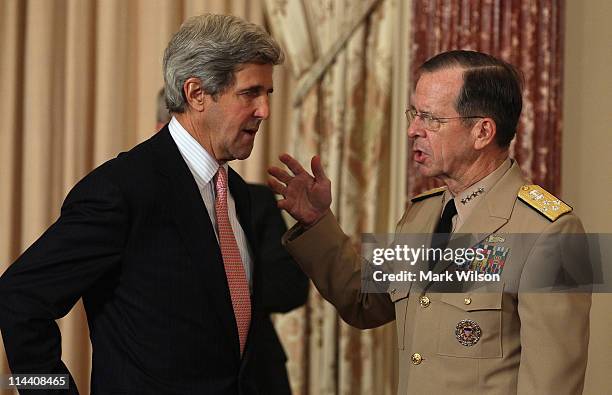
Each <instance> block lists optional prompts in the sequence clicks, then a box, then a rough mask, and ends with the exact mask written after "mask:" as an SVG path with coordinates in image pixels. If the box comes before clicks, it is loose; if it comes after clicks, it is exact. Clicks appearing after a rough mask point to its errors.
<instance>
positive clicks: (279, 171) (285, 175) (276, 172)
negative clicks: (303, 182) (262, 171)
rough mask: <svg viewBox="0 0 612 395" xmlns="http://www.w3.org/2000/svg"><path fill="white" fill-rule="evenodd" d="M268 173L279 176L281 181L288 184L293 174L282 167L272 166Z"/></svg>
mask: <svg viewBox="0 0 612 395" xmlns="http://www.w3.org/2000/svg"><path fill="white" fill-rule="evenodd" d="M268 174H270V175H271V176H272V177H275V178H278V180H279V181H280V182H283V183H285V184H287V183H288V182H289V181H291V179H292V178H293V176H291V175H290V174H289V173H287V171H285V170H283V169H281V168H280V167H276V166H272V167H270V168H269V169H268Z"/></svg>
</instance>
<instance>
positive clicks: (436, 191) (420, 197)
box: [410, 187, 446, 203]
mask: <svg viewBox="0 0 612 395" xmlns="http://www.w3.org/2000/svg"><path fill="white" fill-rule="evenodd" d="M444 191H446V187H439V188H434V189H430V190H429V191H425V192H423V193H420V194H418V195H416V196H414V197H413V198H412V199H410V201H411V202H412V203H414V202H419V201H421V200H424V199H427V198H428V197H431V196H437V195H441V194H443V193H444Z"/></svg>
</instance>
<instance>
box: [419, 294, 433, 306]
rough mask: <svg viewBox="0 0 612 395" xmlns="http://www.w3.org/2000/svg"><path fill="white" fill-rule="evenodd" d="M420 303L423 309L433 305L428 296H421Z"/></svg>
mask: <svg viewBox="0 0 612 395" xmlns="http://www.w3.org/2000/svg"><path fill="white" fill-rule="evenodd" d="M419 303H420V304H421V307H422V308H426V307H428V306H429V304H430V303H431V300H429V298H428V297H427V296H421V297H420V298H419Z"/></svg>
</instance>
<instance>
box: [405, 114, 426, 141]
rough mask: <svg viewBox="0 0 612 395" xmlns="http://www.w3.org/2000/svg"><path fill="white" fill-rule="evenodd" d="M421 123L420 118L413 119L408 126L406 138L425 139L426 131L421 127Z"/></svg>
mask: <svg viewBox="0 0 612 395" xmlns="http://www.w3.org/2000/svg"><path fill="white" fill-rule="evenodd" d="M421 124H422V121H421V118H420V117H415V118H414V120H413V121H412V122H411V123H410V124H409V125H408V137H409V138H411V139H413V138H415V137H417V136H419V137H425V134H426V131H425V129H424V128H423V127H422V125H421Z"/></svg>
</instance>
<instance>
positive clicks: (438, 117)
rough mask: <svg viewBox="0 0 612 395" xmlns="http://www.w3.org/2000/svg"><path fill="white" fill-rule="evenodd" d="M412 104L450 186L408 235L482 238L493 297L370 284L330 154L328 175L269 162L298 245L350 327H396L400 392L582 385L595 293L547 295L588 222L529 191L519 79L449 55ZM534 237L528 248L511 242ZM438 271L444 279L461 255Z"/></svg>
mask: <svg viewBox="0 0 612 395" xmlns="http://www.w3.org/2000/svg"><path fill="white" fill-rule="evenodd" d="M411 104H412V105H411V107H410V108H409V109H408V110H407V111H406V114H407V116H408V119H409V122H410V125H409V129H408V136H409V138H410V139H411V140H412V149H413V157H412V158H413V160H414V162H415V164H416V167H417V169H418V171H419V172H420V173H421V174H422V175H424V176H428V177H436V178H437V179H439V180H441V181H442V182H443V183H444V184H445V186H444V187H442V188H437V189H434V190H432V191H428V192H425V193H424V194H421V195H419V196H416V197H414V198H413V199H412V202H411V205H410V206H409V207H408V209H407V210H406V212H405V213H404V215H403V217H402V218H401V220H400V221H399V223H398V226H397V233H406V234H410V233H413V234H422V233H430V234H433V236H434V237H438V239H440V236H443V235H445V234H450V236H448V237H447V238H446V240H443V241H442V242H441V245H442V246H444V245H446V243H448V245H452V244H453V241H454V239H453V236H454V235H457V234H459V233H462V234H463V233H467V234H477V235H479V236H478V237H477V238H478V240H477V241H479V243H480V244H478V245H479V246H481V247H482V248H484V251H485V252H486V254H487V255H486V256H485V259H481V260H480V261H478V260H476V259H475V260H474V261H472V262H471V263H470V265H471V266H470V268H472V269H474V270H476V271H480V272H486V273H497V274H500V275H501V281H500V282H499V283H497V284H495V285H494V286H492V287H489V288H488V290H489V292H476V291H474V290H472V289H470V288H467V289H464V290H462V291H461V292H455V293H445V292H441V291H439V287H437V284H435V283H434V282H431V283H427V282H425V283H424V284H414V286H409V287H407V288H402V289H400V288H396V287H394V286H393V285H391V286H390V287H389V290H388V293H365V292H363V290H362V289H361V280H362V275H363V273H362V262H363V259H362V258H361V257H360V256H359V254H358V253H357V252H356V251H354V249H353V247H352V245H351V243H350V242H349V239H348V237H347V236H346V235H345V234H344V233H343V232H342V230H341V229H340V227H339V225H338V223H337V221H336V219H335V218H334V215H333V214H332V213H331V211H330V210H329V207H330V204H331V187H330V181H329V179H328V178H327V177H326V176H325V173H324V171H323V168H322V165H321V160H320V158H318V157H314V158H313V160H312V163H311V168H312V172H313V175H314V177H313V176H310V174H308V172H307V171H306V170H304V168H303V167H302V166H301V165H300V164H299V163H298V162H297V161H296V160H295V159H293V158H292V157H290V156H289V155H282V156H281V160H282V161H283V163H285V164H286V165H287V166H288V167H289V169H290V170H291V172H292V174H290V173H289V172H287V171H285V170H283V169H280V168H277V167H273V168H270V170H269V172H270V174H271V175H272V176H274V177H275V178H276V179H272V180H270V185H271V186H272V188H273V189H274V190H275V191H276V192H277V193H280V194H282V195H283V196H284V199H282V200H280V201H279V203H278V205H279V207H281V208H283V209H285V210H287V211H288V212H289V213H290V214H291V215H292V216H293V217H295V218H296V219H297V220H298V224H297V225H296V226H295V227H294V228H292V229H290V230H289V231H288V233H287V234H286V235H285V245H286V248H287V249H288V250H289V252H290V253H291V254H292V255H293V256H294V258H295V259H296V261H297V262H298V263H299V264H300V265H301V266H302V268H303V269H304V271H305V273H306V274H307V275H308V276H309V277H311V278H312V280H313V281H314V283H315V285H316V287H317V289H318V290H319V292H320V293H321V294H322V295H323V297H325V298H326V299H327V300H329V301H330V302H331V303H333V304H334V306H335V307H336V308H337V309H338V312H339V313H340V315H341V316H342V318H343V319H344V320H345V321H346V322H348V323H349V324H350V325H353V326H356V327H359V328H372V327H376V326H379V325H382V324H384V323H387V322H389V321H391V320H395V321H396V323H397V334H398V346H399V359H400V371H399V377H400V382H399V386H398V393H399V394H441V393H453V394H474V393H483V394H516V393H519V394H577V393H581V392H582V387H583V382H584V373H585V368H586V360H587V345H588V333H589V310H590V304H591V299H590V294H588V293H577V292H558V293H555V294H552V293H543V292H535V291H536V289H535V288H537V287H536V286H535V284H537V283H538V281H539V280H540V276H541V275H542V274H543V273H544V274H546V273H547V272H551V273H552V272H556V271H557V270H558V269H559V267H558V266H559V260H560V259H561V258H562V256H561V255H562V253H563V252H564V251H563V246H562V245H560V241H559V237H560V236H562V235H566V234H579V235H580V234H583V233H584V230H583V228H582V225H581V223H580V220H579V219H578V218H577V217H576V216H575V215H574V214H573V213H572V212H571V208H570V207H569V206H567V205H566V204H564V203H563V202H561V201H560V200H559V199H557V198H555V197H554V196H552V195H551V194H550V193H548V192H547V191H545V190H543V189H542V188H541V187H539V186H536V185H529V183H527V182H526V181H525V179H524V178H523V177H522V175H521V172H520V169H519V167H518V165H517V163H516V161H514V160H513V159H510V158H509V153H508V147H509V145H510V142H511V140H512V139H513V137H514V135H515V131H516V126H517V123H518V118H519V115H520V112H521V108H522V100H521V84H520V79H519V76H518V73H517V72H516V70H515V69H514V68H513V67H512V66H511V65H509V64H507V63H505V62H503V61H501V60H498V59H496V58H494V57H492V56H490V55H487V54H483V53H479V52H473V51H451V52H446V53H442V54H439V55H437V56H435V57H433V58H431V59H430V60H428V61H427V62H425V63H424V64H423V65H422V66H421V68H420V70H419V78H418V80H417V84H416V88H415V90H414V92H413V95H412V100H411ZM526 234H529V235H530V237H528V238H527V241H524V242H523V244H522V245H521V248H517V247H516V246H517V244H516V243H515V244H512V243H511V242H510V239H511V236H512V235H526ZM443 238H444V237H442V239H443ZM449 238H450V241H449ZM313 245H316V246H317V248H312V246H313ZM450 265H451V266H452V263H451V264H450ZM430 267H431V268H432V270H433V271H434V272H438V273H440V272H442V271H445V270H448V269H449V263H447V262H434V264H433V265H431V266H430ZM522 291H530V292H522Z"/></svg>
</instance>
